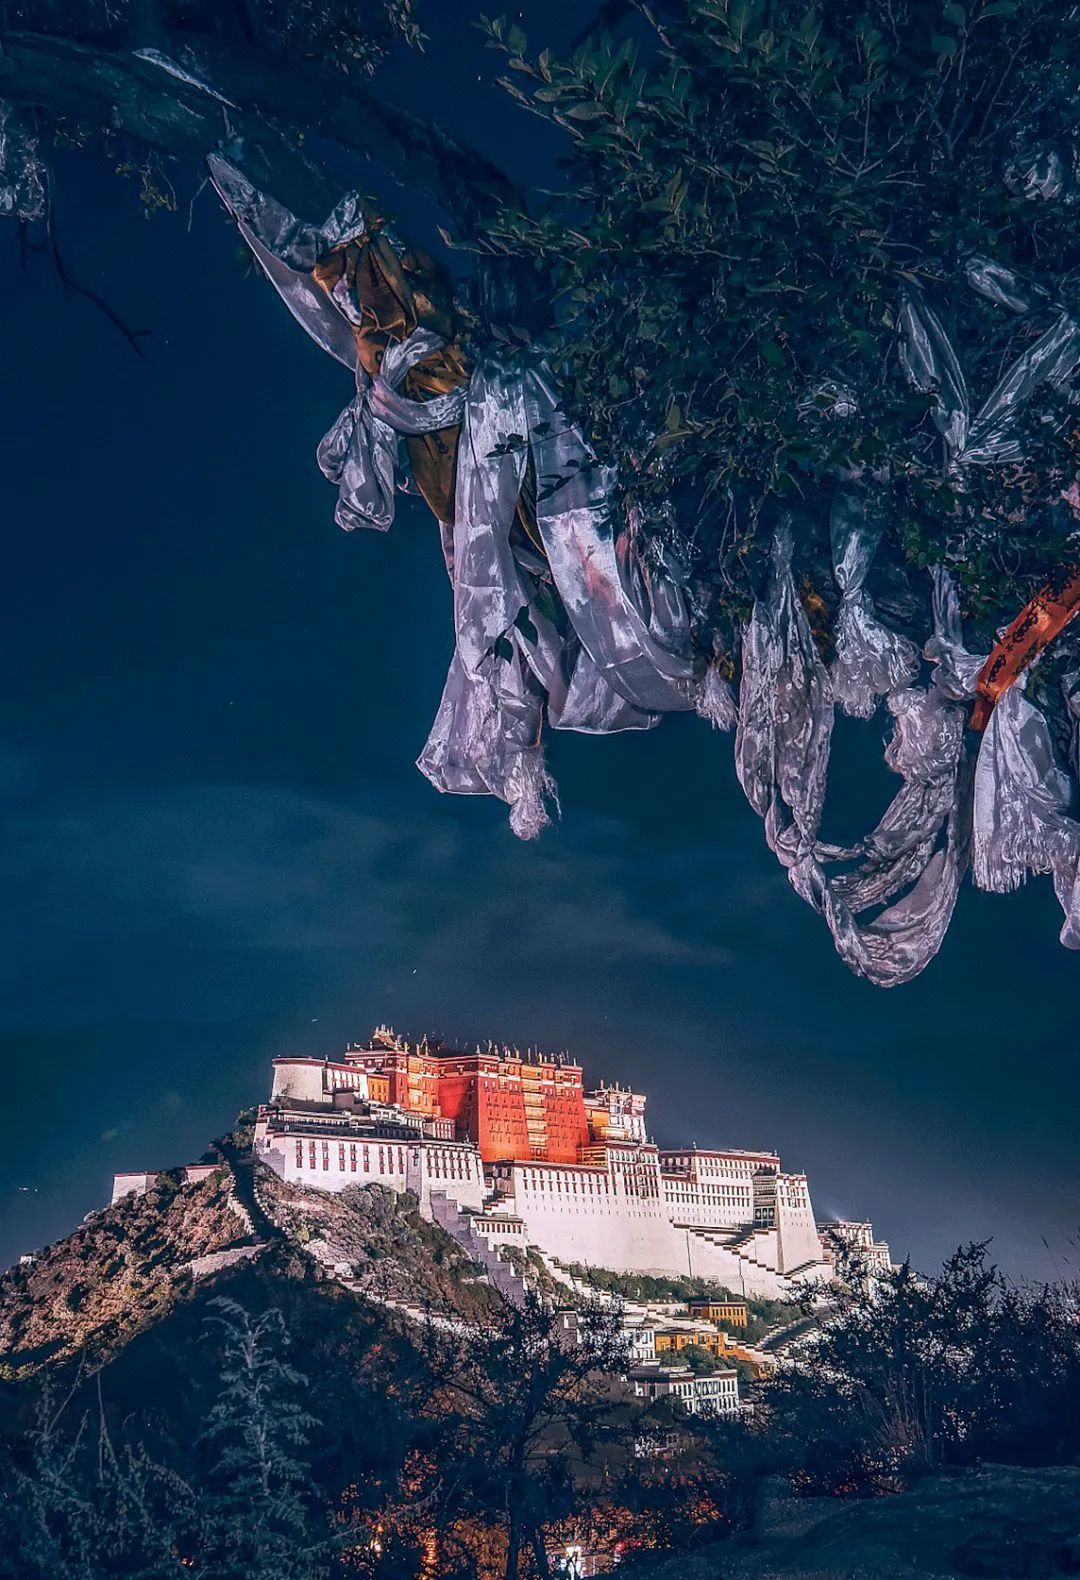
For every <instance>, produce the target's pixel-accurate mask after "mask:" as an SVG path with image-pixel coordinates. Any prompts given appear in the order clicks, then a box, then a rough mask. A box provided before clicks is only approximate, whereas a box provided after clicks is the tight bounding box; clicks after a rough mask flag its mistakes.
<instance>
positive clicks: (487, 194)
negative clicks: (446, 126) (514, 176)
mask: <svg viewBox="0 0 1080 1580" xmlns="http://www.w3.org/2000/svg"><path fill="white" fill-rule="evenodd" d="M160 48H161V55H162V56H164V57H165V59H166V61H173V62H176V63H177V68H178V72H177V74H174V73H173V72H172V71H170V70H169V69H168V67H167V65H166V64H163V63H162V62H161V60H160V59H156V60H155V59H150V58H144V57H142V56H140V55H135V54H126V53H121V52H118V51H115V50H111V49H107V48H104V47H101V46H95V45H91V44H86V43H80V42H78V41H75V40H73V39H71V38H65V37H60V36H57V35H54V34H44V33H28V32H3V31H0V95H2V96H3V98H5V99H7V100H9V101H11V102H12V103H15V104H18V105H21V106H26V107H33V108H36V109H39V110H41V111H43V112H45V113H46V114H52V115H60V116H68V117H72V118H75V119H78V120H81V121H83V122H91V123H96V124H98V125H100V126H103V127H108V128H111V129H112V130H113V131H116V132H120V133H122V134H125V135H127V136H129V137H132V138H135V139H137V140H139V141H140V142H142V143H144V144H146V145H147V146H149V147H150V148H152V149H155V150H156V151H157V152H159V153H161V154H164V155H166V156H168V157H170V158H174V159H179V160H182V161H183V162H185V163H187V164H191V165H197V166H199V167H201V166H202V164H203V162H204V160H205V158H206V155H207V154H208V153H209V152H210V151H211V150H212V149H213V148H215V147H217V146H218V144H219V143H221V142H222V140H223V139H231V138H234V137H236V138H240V139H241V141H242V143H243V145H244V151H245V156H244V167H245V171H246V173H247V174H248V175H249V177H250V178H251V179H252V180H253V181H255V182H256V183H257V184H258V185H262V186H265V187H266V188H267V189H269V190H271V191H273V192H274V193H275V195H276V196H277V197H279V198H280V199H281V201H282V202H284V203H286V204H288V205H289V207H291V208H292V209H293V210H294V211H295V212H297V213H299V214H302V215H303V216H304V217H305V218H313V219H320V218H322V217H323V215H324V214H325V213H327V212H329V209H330V208H331V207H332V206H333V204H334V202H336V200H337V198H338V197H339V196H340V189H341V176H340V174H335V173H334V172H333V171H331V169H329V168H328V164H327V162H326V161H324V160H323V159H321V158H320V157H319V156H318V155H317V154H316V153H315V152H314V151H313V145H312V141H309V140H313V139H323V140H325V142H326V143H327V144H330V145H333V146H335V147H336V148H337V149H338V150H341V151H343V152H344V153H346V154H347V155H350V156H353V157H355V158H363V159H364V160H365V161H366V160H374V161H377V162H378V163H379V164H380V165H382V166H383V167H384V168H385V169H386V170H387V171H389V172H390V174H391V176H392V177H393V178H394V179H396V180H397V181H399V182H401V183H403V184H405V185H407V186H410V187H413V188H414V189H417V190H419V191H422V192H424V193H426V194H427V195H428V196H429V197H431V198H432V199H433V200H434V201H435V202H436V203H437V204H438V205H439V207H440V208H441V209H442V211H443V212H444V213H446V214H448V215H449V216H450V217H451V218H452V219H453V221H454V222H455V224H456V225H457V226H458V227H459V228H460V230H461V231H462V232H463V233H465V234H467V233H469V232H470V231H471V230H472V229H473V228H474V227H475V223H476V221H477V219H478V217H479V216H481V215H482V214H484V213H486V212H488V211H489V210H490V209H491V208H492V207H493V206H494V204H495V203H497V202H498V201H500V200H505V199H507V198H509V197H511V196H512V195H513V192H514V189H513V187H512V186H511V183H510V182H509V181H508V180H507V178H506V177H505V176H504V175H503V174H502V172H501V171H499V170H498V169H497V168H496V167H495V166H494V165H492V164H491V163H490V161H488V160H487V159H485V158H484V157H483V156H482V155H481V154H479V153H476V152H475V151H474V150H472V149H470V148H468V147H467V146H466V145H464V144H462V143H460V142H458V141H456V140H455V139H453V138H451V137H449V136H447V135H446V134H445V133H444V132H442V131H441V130H440V129H439V128H438V127H437V126H435V125H433V124H432V123H430V122H428V121H426V120H424V119H423V118H422V117H421V116H418V115H415V114H413V113H411V112H410V111H407V110H404V109H402V108H401V107H400V106H396V105H386V104H384V103H383V102H382V101H381V100H380V99H379V98H378V96H377V95H376V94H375V93H374V92H372V90H371V89H370V88H369V87H368V86H367V85H366V84H364V83H360V82H357V81H355V80H353V79H351V78H349V77H346V76H344V75H339V74H335V73H333V72H330V71H327V70H324V69H322V68H320V67H319V66H317V65H314V64H309V63H307V62H304V61H292V60H285V59H283V58H280V57H276V56H274V55H272V54H270V53H268V52H267V51H265V50H264V51H258V50H252V49H249V48H238V47H232V46H230V45H228V44H224V43H222V42H220V41H214V40H210V39H207V38H204V37H197V38H194V39H193V38H192V37H189V36H182V35H171V36H168V37H166V38H165V39H164V41H163V43H162V45H161V47H160ZM185 78H186V80H185ZM298 132H299V133H301V134H302V135H301V136H298ZM339 163H340V161H339Z"/></svg>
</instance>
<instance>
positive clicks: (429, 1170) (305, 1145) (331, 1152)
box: [258, 1131, 486, 1213]
mask: <svg viewBox="0 0 1080 1580" xmlns="http://www.w3.org/2000/svg"><path fill="white" fill-rule="evenodd" d="M258 1156H259V1157H260V1158H261V1160H262V1161H263V1162H264V1163H266V1164H267V1165H268V1166H269V1167H270V1168H272V1169H273V1170H274V1173H275V1174H277V1175H279V1176H280V1177H281V1178H282V1179H283V1180H288V1181H289V1182H290V1184H293V1185H308V1186H312V1187H314V1188H315V1189H317V1190H331V1191H339V1190H344V1189H345V1187H346V1186H347V1185H372V1184H375V1185H385V1186H386V1187H387V1189H389V1190H395V1191H406V1190H410V1191H412V1192H413V1193H414V1194H415V1195H416V1196H417V1198H418V1199H419V1202H420V1206H421V1209H422V1210H423V1211H424V1212H425V1213H427V1212H429V1210H430V1197H431V1192H432V1190H436V1191H442V1192H443V1193H444V1194H445V1195H446V1196H448V1197H449V1198H450V1199H451V1201H456V1202H457V1203H458V1204H459V1205H460V1206H462V1207H472V1208H475V1209H476V1210H477V1211H479V1209H480V1208H481V1207H482V1206H483V1204H484V1196H485V1193H486V1186H485V1185H484V1171H483V1165H482V1164H481V1161H480V1154H479V1152H478V1151H477V1150H476V1148H475V1147H472V1146H469V1145H467V1144H465V1143H458V1142H442V1141H430V1140H428V1139H427V1138H424V1139H423V1140H420V1139H417V1140H386V1139H382V1140H380V1139H379V1138H378V1137H373V1138H372V1139H371V1140H364V1139H363V1138H362V1137H361V1138H356V1137H353V1136H349V1135H347V1134H345V1133H338V1134H335V1133H333V1132H326V1131H324V1132H322V1133H321V1134H310V1135H308V1134H305V1135H295V1134H294V1135H288V1136H280V1135H278V1136H267V1137H266V1139H265V1142H264V1143H263V1146H262V1148H261V1149H260V1150H259V1151H258Z"/></svg>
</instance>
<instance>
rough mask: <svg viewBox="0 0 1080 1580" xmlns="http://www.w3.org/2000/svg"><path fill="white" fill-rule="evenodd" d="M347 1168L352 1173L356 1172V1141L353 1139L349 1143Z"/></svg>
mask: <svg viewBox="0 0 1080 1580" xmlns="http://www.w3.org/2000/svg"><path fill="white" fill-rule="evenodd" d="M349 1168H350V1170H351V1172H352V1173H353V1174H355V1173H356V1142H355V1141H351V1142H350V1143H349Z"/></svg>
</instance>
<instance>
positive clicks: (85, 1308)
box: [0, 1142, 515, 1380]
mask: <svg viewBox="0 0 1080 1580" xmlns="http://www.w3.org/2000/svg"><path fill="white" fill-rule="evenodd" d="M483 1251H484V1253H485V1256H487V1255H490V1253H489V1252H488V1249H487V1247H486V1246H485V1247H483ZM245 1262H258V1263H259V1265H260V1266H268V1264H269V1263H272V1264H273V1272H274V1274H275V1276H281V1277H286V1278H293V1279H296V1278H299V1279H301V1280H303V1279H309V1280H310V1279H311V1278H312V1277H314V1278H316V1279H320V1280H336V1281H337V1282H338V1283H339V1284H340V1285H342V1286H344V1289H346V1290H348V1291H349V1292H350V1293H351V1295H352V1296H354V1297H355V1296H359V1297H361V1298H368V1299H370V1301H371V1302H372V1303H374V1304H375V1305H379V1306H382V1307H384V1308H390V1309H397V1310H398V1311H401V1312H405V1313H407V1314H412V1313H420V1314H424V1315H427V1314H433V1315H437V1316H439V1317H440V1318H441V1319H443V1320H450V1321H453V1322H465V1323H473V1322H477V1321H479V1320H480V1319H482V1318H483V1317H484V1315H485V1314H490V1313H491V1311H492V1310H493V1309H494V1308H497V1307H501V1306H502V1303H503V1294H504V1293H505V1290H504V1287H503V1286H504V1284H505V1286H506V1288H507V1289H509V1288H510V1286H511V1285H513V1283H514V1281H515V1275H514V1274H513V1272H512V1270H511V1269H510V1268H508V1267H507V1266H506V1264H505V1263H501V1262H500V1263H499V1267H500V1269H502V1273H503V1275H504V1277H502V1278H500V1279H498V1280H493V1279H491V1278H490V1277H489V1274H488V1270H487V1269H486V1265H481V1260H479V1259H477V1258H476V1257H474V1256H473V1254H472V1253H471V1251H470V1248H469V1247H467V1246H463V1245H459V1244H458V1243H457V1241H456V1240H455V1239H454V1237H453V1236H452V1235H450V1234H448V1233H447V1232H446V1231H445V1230H444V1229H442V1228H440V1227H439V1226H438V1225H437V1224H434V1223H430V1222H427V1221H425V1220H424V1219H423V1218H422V1217H421V1215H420V1212H419V1210H418V1207H417V1203H416V1201H415V1199H414V1198H413V1197H410V1196H408V1195H405V1196H401V1195H397V1194H395V1193H394V1192H392V1191H389V1190H386V1189H384V1188H383V1187H382V1186H379V1185H368V1186H355V1187H350V1188H349V1189H347V1190H344V1191H341V1192H340V1193H335V1194H331V1193H330V1192H327V1191H318V1190H307V1189H305V1188H304V1187H302V1186H296V1185H290V1184H286V1183H285V1182H284V1181H282V1180H280V1179H279V1178H278V1177H277V1176H276V1175H275V1174H274V1173H273V1172H272V1171H271V1170H269V1169H266V1168H263V1167H261V1166H260V1165H259V1164H258V1163H255V1162H253V1160H252V1158H251V1155H250V1153H248V1152H246V1151H245V1150H243V1149H239V1148H236V1147H234V1146H232V1145H231V1144H230V1143H228V1142H226V1143H223V1144H222V1164H221V1167H220V1168H218V1169H215V1171H214V1172H213V1174H211V1175H210V1176H209V1177H207V1178H206V1179H202V1180H199V1181H197V1182H192V1183H184V1180H183V1176H182V1172H181V1171H177V1172H176V1173H172V1174H161V1175H159V1176H158V1177H157V1181H156V1183H155V1184H154V1185H153V1186H151V1188H150V1189H149V1190H148V1191H147V1192H146V1194H145V1195H140V1196H136V1195H130V1196H124V1197H121V1198H120V1199H119V1200H118V1201H116V1202H114V1203H113V1204H112V1205H111V1206H108V1207H105V1208H102V1209H101V1210H100V1211H99V1212H94V1213H90V1214H89V1215H88V1217H87V1218H86V1220H85V1221H84V1223H83V1224H82V1225H80V1227H79V1228H78V1229H76V1230H75V1232H74V1233H73V1234H70V1235H68V1236H67V1237H66V1238H65V1239H63V1240H58V1241H56V1242H55V1244H53V1245H50V1246H46V1247H45V1248H44V1249H43V1250H41V1251H40V1252H38V1253H37V1254H36V1255H35V1256H34V1257H33V1258H32V1259H30V1260H28V1261H26V1262H24V1263H21V1264H20V1265H19V1266H17V1267H13V1268H11V1269H9V1270H8V1271H7V1272H6V1273H4V1274H3V1275H2V1276H0V1380H3V1379H5V1378H6V1379H8V1380H17V1379H19V1378H21V1377H28V1376H31V1375H32V1374H33V1373H34V1372H36V1371H38V1370H39V1369H40V1368H41V1367H42V1366H45V1365H47V1364H49V1363H53V1362H63V1361H66V1360H71V1359H73V1358H75V1357H80V1358H82V1359H85V1360H86V1361H87V1362H88V1363H89V1364H90V1365H91V1366H97V1365H99V1364H102V1363H104V1362H106V1361H108V1360H109V1359H110V1358H111V1357H112V1356H114V1355H115V1354H116V1353H117V1352H118V1351H119V1350H121V1349H123V1348H124V1346H125V1345H126V1344H127V1343H128V1342H129V1341H130V1340H131V1339H133V1338H134V1337H135V1336H136V1335H137V1334H139V1333H140V1332H142V1331H144V1330H145V1329H147V1328H148V1327H152V1326H153V1325H155V1324H156V1323H158V1322H160V1321H161V1320H162V1319H163V1318H164V1317H166V1316H167V1315H168V1313H169V1312H170V1311H171V1310H172V1309H173V1308H174V1307H175V1306H176V1305H177V1303H178V1302H182V1301H184V1300H187V1299H190V1298H191V1297H192V1296H193V1295H194V1294H195V1292H196V1289H197V1290H198V1293H199V1295H200V1296H205V1295H206V1294H207V1289H208V1286H212V1285H213V1282H214V1280H215V1279H218V1278H222V1277H227V1276H228V1275H229V1274H230V1273H231V1272H234V1271H235V1270H236V1269H237V1267H238V1264H241V1263H245ZM268 1270H269V1269H268ZM496 1284H497V1285H498V1287H495V1285H496ZM210 1292H211V1293H212V1289H211V1291H210Z"/></svg>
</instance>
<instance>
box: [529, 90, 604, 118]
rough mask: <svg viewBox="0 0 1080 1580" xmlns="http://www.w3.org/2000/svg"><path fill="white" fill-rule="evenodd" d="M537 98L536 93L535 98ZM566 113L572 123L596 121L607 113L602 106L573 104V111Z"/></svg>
mask: <svg viewBox="0 0 1080 1580" xmlns="http://www.w3.org/2000/svg"><path fill="white" fill-rule="evenodd" d="M539 97H540V95H539V93H538V94H537V98H539ZM566 113H567V115H568V116H569V117H570V119H571V120H572V121H598V120H599V119H600V117H601V116H602V115H606V114H607V113H608V112H607V109H606V107H605V106H604V105H603V104H575V105H574V107H573V109H571V110H567V112H566Z"/></svg>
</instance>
